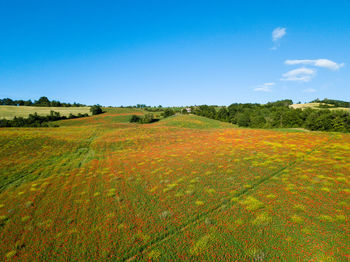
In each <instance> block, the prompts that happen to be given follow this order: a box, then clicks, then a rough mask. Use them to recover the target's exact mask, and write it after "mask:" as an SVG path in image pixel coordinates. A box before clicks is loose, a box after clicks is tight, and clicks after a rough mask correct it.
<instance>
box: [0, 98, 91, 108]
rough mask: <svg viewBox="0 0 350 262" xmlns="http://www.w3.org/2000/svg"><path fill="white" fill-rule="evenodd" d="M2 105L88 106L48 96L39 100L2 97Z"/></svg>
mask: <svg viewBox="0 0 350 262" xmlns="http://www.w3.org/2000/svg"><path fill="white" fill-rule="evenodd" d="M0 105H4V106H46V107H81V106H86V105H83V104H79V103H75V102H74V103H73V104H71V103H63V102H60V101H56V100H52V101H50V100H49V99H48V98H47V97H46V96H42V97H40V98H39V99H38V100H35V101H34V102H32V100H12V99H11V98H4V99H0Z"/></svg>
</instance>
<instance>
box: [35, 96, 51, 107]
mask: <svg viewBox="0 0 350 262" xmlns="http://www.w3.org/2000/svg"><path fill="white" fill-rule="evenodd" d="M34 104H35V105H38V106H50V100H49V99H48V98H47V97H46V96H42V97H40V98H39V100H37V101H35V103H34Z"/></svg>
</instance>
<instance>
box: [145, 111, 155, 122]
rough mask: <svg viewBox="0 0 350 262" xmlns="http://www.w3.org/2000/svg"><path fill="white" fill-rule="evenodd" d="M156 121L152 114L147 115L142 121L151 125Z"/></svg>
mask: <svg viewBox="0 0 350 262" xmlns="http://www.w3.org/2000/svg"><path fill="white" fill-rule="evenodd" d="M155 121H156V119H155V118H154V115H153V114H152V113H148V114H145V116H144V117H143V119H142V123H143V124H149V123H153V122H155Z"/></svg>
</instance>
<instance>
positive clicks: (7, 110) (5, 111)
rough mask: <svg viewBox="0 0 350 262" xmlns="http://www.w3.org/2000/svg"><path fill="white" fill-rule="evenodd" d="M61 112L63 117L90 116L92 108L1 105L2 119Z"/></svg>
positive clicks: (0, 113) (0, 116)
mask: <svg viewBox="0 0 350 262" xmlns="http://www.w3.org/2000/svg"><path fill="white" fill-rule="evenodd" d="M51 110H52V111H55V112H59V113H60V114H61V116H67V117H68V116H69V114H73V115H77V114H79V113H81V114H89V115H91V112H90V107H88V106H84V107H41V106H3V105H0V119H3V118H5V119H8V120H11V119H13V118H14V117H15V116H17V117H24V118H26V117H28V116H29V115H30V114H34V113H37V114H38V115H40V116H47V115H50V111H51Z"/></svg>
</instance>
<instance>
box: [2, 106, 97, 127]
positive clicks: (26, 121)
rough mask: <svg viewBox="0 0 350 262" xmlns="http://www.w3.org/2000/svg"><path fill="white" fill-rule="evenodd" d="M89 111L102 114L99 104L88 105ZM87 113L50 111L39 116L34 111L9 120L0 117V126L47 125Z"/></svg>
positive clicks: (86, 115) (85, 115)
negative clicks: (26, 116) (48, 113)
mask: <svg viewBox="0 0 350 262" xmlns="http://www.w3.org/2000/svg"><path fill="white" fill-rule="evenodd" d="M90 112H91V114H92V115H98V114H102V113H103V110H102V108H101V106H100V105H94V106H92V107H90ZM88 116H89V114H87V113H85V114H82V113H78V114H77V115H73V114H72V113H70V114H69V116H68V117H66V116H61V114H60V112H55V111H53V110H51V111H50V115H48V116H39V115H38V114H37V113H36V112H35V113H34V114H29V116H28V118H24V117H14V118H13V119H11V120H8V119H0V127H49V122H53V121H58V120H65V119H74V118H81V117H88ZM53 127H58V125H53Z"/></svg>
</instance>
